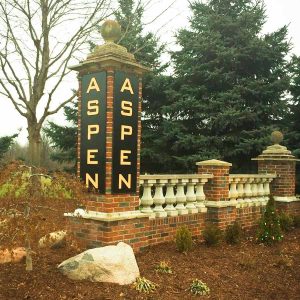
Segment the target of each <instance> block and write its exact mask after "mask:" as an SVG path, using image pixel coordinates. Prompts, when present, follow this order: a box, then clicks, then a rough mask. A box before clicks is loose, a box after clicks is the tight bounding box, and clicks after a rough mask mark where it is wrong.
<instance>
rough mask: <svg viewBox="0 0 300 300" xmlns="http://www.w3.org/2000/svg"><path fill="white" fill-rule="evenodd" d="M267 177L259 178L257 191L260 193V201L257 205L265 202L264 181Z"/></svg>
mask: <svg viewBox="0 0 300 300" xmlns="http://www.w3.org/2000/svg"><path fill="white" fill-rule="evenodd" d="M265 180H266V179H265V178H258V184H257V193H258V200H259V201H258V202H257V205H262V203H263V202H264V194H265V191H264V182H265Z"/></svg>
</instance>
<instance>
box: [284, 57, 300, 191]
mask: <svg viewBox="0 0 300 300" xmlns="http://www.w3.org/2000/svg"><path fill="white" fill-rule="evenodd" d="M290 72H291V77H292V80H291V86H290V93H291V95H292V101H291V103H290V106H289V108H290V113H289V114H288V116H287V118H286V124H285V125H286V135H285V136H286V140H287V144H288V147H289V149H290V150H292V151H293V154H294V155H295V156H297V157H298V158H300V57H297V56H293V57H292V61H291V65H290ZM296 176H297V177H296V181H297V182H296V189H297V193H300V165H299V164H296Z"/></svg>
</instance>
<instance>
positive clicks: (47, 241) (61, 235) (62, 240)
mask: <svg viewBox="0 0 300 300" xmlns="http://www.w3.org/2000/svg"><path fill="white" fill-rule="evenodd" d="M66 236H67V232H66V231H63V230H61V231H55V232H51V233H48V234H47V235H45V236H43V237H42V238H41V239H40V240H39V248H46V247H48V248H55V249H56V248H61V247H63V246H65V244H66Z"/></svg>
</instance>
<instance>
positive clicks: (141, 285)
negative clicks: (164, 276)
mask: <svg viewBox="0 0 300 300" xmlns="http://www.w3.org/2000/svg"><path fill="white" fill-rule="evenodd" d="M133 286H134V288H135V289H136V290H137V291H139V292H140V293H146V294H149V293H150V292H153V291H154V290H155V289H156V284H155V283H154V282H152V281H150V280H148V279H146V278H145V277H138V278H137V279H136V281H135V282H134V284H133Z"/></svg>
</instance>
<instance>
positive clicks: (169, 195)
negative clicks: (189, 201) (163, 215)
mask: <svg viewBox="0 0 300 300" xmlns="http://www.w3.org/2000/svg"><path fill="white" fill-rule="evenodd" d="M176 183H177V179H169V180H168V183H167V185H166V186H167V192H166V196H165V200H166V204H167V206H166V207H165V211H166V212H167V214H168V216H178V211H177V210H176V208H175V207H174V205H175V204H176V196H175V193H174V186H175V185H176Z"/></svg>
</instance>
